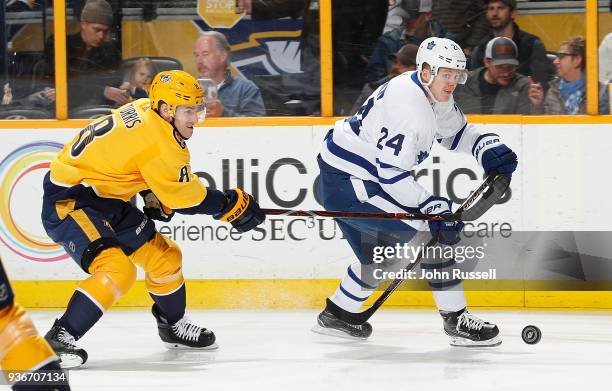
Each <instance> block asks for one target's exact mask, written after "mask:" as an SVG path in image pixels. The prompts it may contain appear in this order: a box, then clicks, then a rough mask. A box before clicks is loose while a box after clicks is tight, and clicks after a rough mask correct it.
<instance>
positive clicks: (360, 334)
mask: <svg viewBox="0 0 612 391" xmlns="http://www.w3.org/2000/svg"><path fill="white" fill-rule="evenodd" d="M350 315H351V313H350V312H347V311H345V310H343V309H342V308H340V307H338V306H337V305H336V304H335V303H334V302H333V301H331V300H329V299H327V306H326V307H325V309H324V310H323V312H321V313H320V314H319V316H318V318H317V325H316V326H315V327H314V328H313V329H312V331H314V332H315V333H319V334H325V335H332V336H335V337H342V338H351V339H368V337H369V336H370V335H371V334H372V326H371V325H370V324H369V323H368V322H365V323H363V324H355V323H350V322H349V321H348V318H349V317H350Z"/></svg>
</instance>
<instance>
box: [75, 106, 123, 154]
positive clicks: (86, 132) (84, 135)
mask: <svg viewBox="0 0 612 391" xmlns="http://www.w3.org/2000/svg"><path fill="white" fill-rule="evenodd" d="M114 127H115V120H114V118H113V116H112V115H109V116H106V117H104V118H102V119H101V120H100V121H96V122H94V123H92V124H89V125H87V126H86V127H85V128H84V129H83V130H81V133H79V139H78V140H77V141H75V143H74V144H72V148H71V149H70V156H72V157H73V158H75V157H77V156H79V155H80V154H81V153H83V151H84V150H85V148H86V147H87V146H88V145H89V144H90V143H91V142H92V141H93V140H95V138H96V137H102V136H104V135H105V134H106V133H108V132H110V131H111V130H113V128H114Z"/></svg>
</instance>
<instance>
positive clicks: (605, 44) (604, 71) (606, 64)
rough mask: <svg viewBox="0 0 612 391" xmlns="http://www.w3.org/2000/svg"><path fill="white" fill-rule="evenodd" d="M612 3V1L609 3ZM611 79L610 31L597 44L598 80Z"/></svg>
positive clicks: (607, 81)
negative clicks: (599, 43)
mask: <svg viewBox="0 0 612 391" xmlns="http://www.w3.org/2000/svg"><path fill="white" fill-rule="evenodd" d="M611 4H612V3H611ZM611 81H612V33H609V34H608V35H606V36H605V38H604V39H603V41H601V45H599V82H600V83H601V84H608V83H610V82H611Z"/></svg>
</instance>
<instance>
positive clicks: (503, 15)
mask: <svg viewBox="0 0 612 391" xmlns="http://www.w3.org/2000/svg"><path fill="white" fill-rule="evenodd" d="M516 13H517V11H516V0H487V8H486V17H487V21H488V22H489V24H490V25H491V27H492V28H493V31H492V32H491V33H490V34H488V35H487V36H486V37H485V38H484V39H483V40H482V41H481V43H480V44H479V45H478V46H477V47H476V48H474V51H473V52H472V57H471V59H470V69H476V68H479V67H482V66H483V65H484V51H485V48H486V45H487V42H489V41H490V40H491V39H492V38H495V37H506V38H510V39H512V40H513V41H514V43H515V44H516V46H517V48H518V56H517V59H518V63H519V65H518V72H519V73H521V74H523V75H525V76H531V77H533V79H534V80H535V81H536V82H539V83H541V84H542V86H543V87H544V88H545V89H547V88H548V82H549V81H550V80H551V79H552V78H553V76H554V74H555V68H554V66H553V64H552V63H551V62H550V61H549V60H548V59H547V58H546V48H545V47H544V44H543V43H542V40H540V38H538V37H537V36H535V35H533V34H530V33H528V32H525V31H522V30H521V29H519V26H518V25H517V24H516V22H514V18H515V17H516Z"/></svg>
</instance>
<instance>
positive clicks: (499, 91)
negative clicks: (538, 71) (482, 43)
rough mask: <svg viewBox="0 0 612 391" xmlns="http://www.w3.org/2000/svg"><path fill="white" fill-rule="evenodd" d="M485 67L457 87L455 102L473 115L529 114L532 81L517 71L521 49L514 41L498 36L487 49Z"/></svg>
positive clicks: (471, 74) (472, 72)
mask: <svg viewBox="0 0 612 391" xmlns="http://www.w3.org/2000/svg"><path fill="white" fill-rule="evenodd" d="M484 57H485V59H484V63H485V66H484V68H478V69H474V70H472V71H471V72H470V73H469V75H468V81H467V82H466V84H464V85H459V86H457V89H456V90H455V94H454V95H455V101H456V102H457V104H458V105H459V107H460V108H461V109H462V110H463V111H464V112H465V113H469V114H529V113H530V111H531V105H530V102H529V97H528V90H529V81H528V80H527V77H525V76H523V75H521V74H518V73H517V67H518V63H519V62H518V58H517V57H518V49H517V47H516V44H515V43H514V41H512V40H511V39H510V38H506V37H496V38H493V39H492V40H490V41H489V42H488V43H487V46H486V48H485V56H484Z"/></svg>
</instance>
